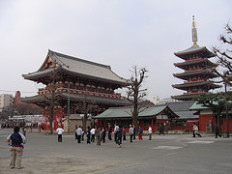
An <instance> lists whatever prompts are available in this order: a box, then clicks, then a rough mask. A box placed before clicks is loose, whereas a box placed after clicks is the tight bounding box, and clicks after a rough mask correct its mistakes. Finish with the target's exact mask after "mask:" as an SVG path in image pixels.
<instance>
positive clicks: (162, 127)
mask: <svg viewBox="0 0 232 174" xmlns="http://www.w3.org/2000/svg"><path fill="white" fill-rule="evenodd" d="M164 129H165V127H164V123H161V124H160V125H159V135H161V134H162V135H164Z"/></svg>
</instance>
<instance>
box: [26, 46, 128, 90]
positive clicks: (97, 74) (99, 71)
mask: <svg viewBox="0 0 232 174" xmlns="http://www.w3.org/2000/svg"><path fill="white" fill-rule="evenodd" d="M49 58H50V59H52V61H53V62H56V64H57V65H58V66H57V67H55V69H58V68H61V69H62V72H64V73H66V74H69V75H72V76H77V77H85V78H89V79H96V80H99V81H104V82H109V83H115V84H119V85H123V86H128V85H129V84H130V81H129V80H127V79H124V78H122V77H120V76H118V75H117V74H116V73H114V72H113V71H112V70H111V68H110V66H108V65H103V64H99V63H95V62H91V61H87V60H84V59H80V58H76V57H72V56H68V55H65V54H61V53H58V52H54V51H51V50H49V51H48V54H47V58H46V59H45V61H44V63H43V64H42V66H41V67H40V68H39V70H38V71H36V72H33V73H28V74H24V75H23V77H24V78H25V79H29V80H34V81H37V80H38V78H42V77H45V76H48V74H49V73H51V72H52V71H54V67H53V68H47V69H45V68H44V65H45V64H46V63H47V61H48V59H49Z"/></svg>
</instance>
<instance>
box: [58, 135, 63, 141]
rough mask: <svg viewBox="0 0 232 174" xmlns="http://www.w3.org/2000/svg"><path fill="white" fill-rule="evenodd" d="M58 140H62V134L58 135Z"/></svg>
mask: <svg viewBox="0 0 232 174" xmlns="http://www.w3.org/2000/svg"><path fill="white" fill-rule="evenodd" d="M58 142H62V134H59V135H58Z"/></svg>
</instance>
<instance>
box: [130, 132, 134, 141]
mask: <svg viewBox="0 0 232 174" xmlns="http://www.w3.org/2000/svg"><path fill="white" fill-rule="evenodd" d="M133 137H134V134H130V142H131V143H132V140H133Z"/></svg>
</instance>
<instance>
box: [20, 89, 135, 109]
mask: <svg viewBox="0 0 232 174" xmlns="http://www.w3.org/2000/svg"><path fill="white" fill-rule="evenodd" d="M51 97H52V94H46V95H36V96H31V97H25V98H21V100H22V101H23V102H26V103H35V104H38V103H41V102H43V103H44V102H46V101H48V100H49V98H51ZM54 97H55V98H56V97H58V98H61V99H64V100H67V99H68V97H69V98H70V101H73V102H79V101H81V102H83V100H86V102H89V103H94V104H106V105H109V106H125V105H128V104H130V102H129V101H128V100H126V99H115V98H105V97H97V96H89V95H80V94H78V95H77V94H67V93H64V92H62V93H55V96H54Z"/></svg>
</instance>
